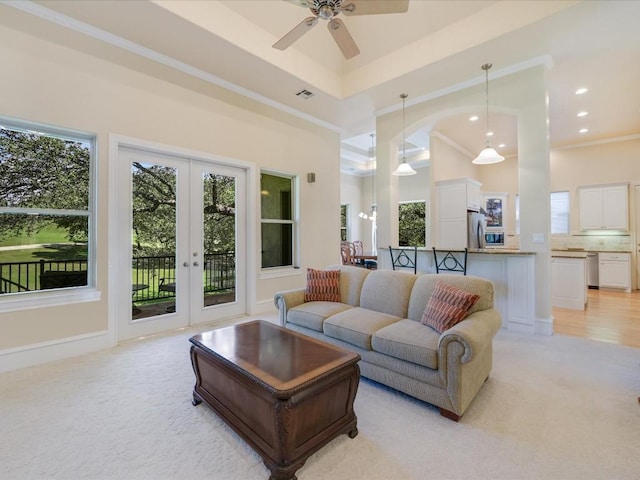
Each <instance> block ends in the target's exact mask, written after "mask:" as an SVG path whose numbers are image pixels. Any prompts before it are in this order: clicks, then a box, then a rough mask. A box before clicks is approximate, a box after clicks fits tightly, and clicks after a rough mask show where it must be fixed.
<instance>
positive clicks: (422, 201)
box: [398, 200, 428, 247]
mask: <svg viewBox="0 0 640 480" xmlns="http://www.w3.org/2000/svg"><path fill="white" fill-rule="evenodd" d="M413 203H420V204H422V205H424V231H423V234H424V242H423V245H410V246H412V247H413V246H418V247H426V246H427V242H428V235H427V230H428V206H427V201H426V200H406V201H401V202H398V244H400V229H401V222H402V212H401V211H400V210H401V208H402V205H407V204H413ZM401 246H402V245H401Z"/></svg>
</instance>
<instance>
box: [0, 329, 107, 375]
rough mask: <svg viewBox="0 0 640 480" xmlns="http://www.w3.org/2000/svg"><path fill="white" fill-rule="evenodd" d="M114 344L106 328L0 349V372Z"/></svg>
mask: <svg viewBox="0 0 640 480" xmlns="http://www.w3.org/2000/svg"><path fill="white" fill-rule="evenodd" d="M114 346H115V342H114V340H113V338H112V336H111V335H109V332H108V331H107V330H104V331H100V332H94V333H90V334H86V335H78V336H76V337H68V338H62V339H59V340H53V341H49V342H42V343H35V344H32V345H25V346H23V347H17V348H9V349H6V350H0V373H2V372H8V371H10V370H17V369H19V368H25V367H31V366H33V365H40V364H42V363H47V362H52V361H55V360H61V359H63V358H70V357H76V356H78V355H84V354H86V353H91V352H96V351H98V350H104V349H107V348H111V347H114Z"/></svg>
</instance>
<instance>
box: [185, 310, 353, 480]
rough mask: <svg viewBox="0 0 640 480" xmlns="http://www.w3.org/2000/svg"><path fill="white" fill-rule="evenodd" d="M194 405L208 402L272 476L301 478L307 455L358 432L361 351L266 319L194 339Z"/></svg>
mask: <svg viewBox="0 0 640 480" xmlns="http://www.w3.org/2000/svg"><path fill="white" fill-rule="evenodd" d="M189 341H190V342H191V343H192V344H193V345H192V346H191V363H192V365H193V371H194V373H195V375H196V384H195V387H194V389H193V404H194V405H198V404H199V403H201V402H202V401H204V402H205V403H207V405H209V406H210V407H211V408H212V409H213V410H214V411H215V412H216V413H217V414H218V415H219V416H220V417H221V418H222V419H223V420H224V421H225V422H226V423H227V424H228V425H229V426H230V427H231V428H233V429H234V430H235V431H236V432H237V433H238V435H240V436H241V437H242V438H243V439H244V440H245V441H246V442H247V443H248V444H249V445H250V446H251V447H252V448H253V449H254V450H255V451H256V452H257V453H258V454H259V455H260V456H261V457H262V459H263V461H264V463H265V465H266V466H267V468H268V469H269V470H270V471H271V476H270V477H269V478H270V480H285V479H286V480H295V479H296V475H295V472H296V471H297V470H298V469H299V468H301V467H302V466H303V465H304V462H305V461H306V459H307V458H308V457H309V456H310V455H311V454H313V453H314V452H316V451H317V450H319V449H320V448H321V447H323V446H324V445H326V444H327V443H329V442H330V441H331V440H332V439H334V438H335V437H337V436H338V435H340V434H342V433H347V434H348V435H349V437H351V438H353V437H355V436H356V435H357V434H358V428H357V418H356V415H355V412H354V410H353V401H354V399H355V396H356V392H357V390H358V382H359V379H360V368H359V367H358V364H357V362H358V360H360V356H359V355H358V354H356V353H353V352H349V351H347V350H344V349H341V348H337V347H334V346H332V345H329V344H327V343H324V342H321V341H319V340H315V339H313V338H311V337H307V336H305V335H301V334H299V333H297V332H293V331H291V330H287V329H285V328H282V327H279V326H276V325H273V324H271V323H269V322H265V321H262V320H256V321H251V322H248V323H242V324H238V325H234V326H231V327H224V328H219V329H217V330H212V331H210V332H205V333H202V334H200V335H195V336H193V337H192V338H191V339H190V340H189Z"/></svg>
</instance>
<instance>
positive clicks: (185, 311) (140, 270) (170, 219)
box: [117, 147, 246, 340]
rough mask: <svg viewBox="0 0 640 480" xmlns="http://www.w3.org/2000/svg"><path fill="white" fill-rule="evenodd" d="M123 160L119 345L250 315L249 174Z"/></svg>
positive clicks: (205, 164)
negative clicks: (130, 340) (247, 245)
mask: <svg viewBox="0 0 640 480" xmlns="http://www.w3.org/2000/svg"><path fill="white" fill-rule="evenodd" d="M118 157H119V158H118V161H119V165H120V166H121V168H120V174H119V177H120V178H119V180H121V181H123V182H125V183H124V184H121V188H119V190H120V193H119V195H118V198H117V201H118V203H119V205H118V212H119V213H118V215H119V218H120V220H119V222H118V225H119V234H118V237H119V245H121V246H122V255H120V256H119V264H120V266H121V267H120V268H119V269H118V272H119V275H120V277H119V278H121V280H122V281H121V282H119V283H118V285H119V286H118V298H119V301H118V307H117V308H118V319H119V320H118V339H119V340H124V339H127V338H133V337H138V336H141V335H149V334H152V333H157V332H161V331H167V330H172V329H176V328H181V327H186V326H189V325H196V324H201V323H209V322H215V321H217V320H222V319H224V318H229V317H233V316H237V315H242V314H244V313H246V298H245V297H246V280H245V279H246V275H245V269H246V265H245V263H244V259H245V258H246V255H245V254H244V252H245V249H246V246H245V240H244V239H245V238H246V232H245V222H244V219H245V218H246V214H245V212H246V205H245V197H246V195H245V188H246V187H245V183H246V182H245V171H244V169H241V168H236V167H232V166H228V165H223V164H217V163H213V162H209V161H203V160H197V159H193V158H185V157H181V156H177V155H172V154H166V153H159V152H151V151H145V150H138V149H133V148H129V147H120V148H119V150H118ZM125 177H126V178H125ZM125 185H126V186H125Z"/></svg>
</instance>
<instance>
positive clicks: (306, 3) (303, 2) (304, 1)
mask: <svg viewBox="0 0 640 480" xmlns="http://www.w3.org/2000/svg"><path fill="white" fill-rule="evenodd" d="M284 1H285V2H289V3H293V4H294V5H298V6H299V7H305V8H310V7H311V6H312V4H313V0H284Z"/></svg>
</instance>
